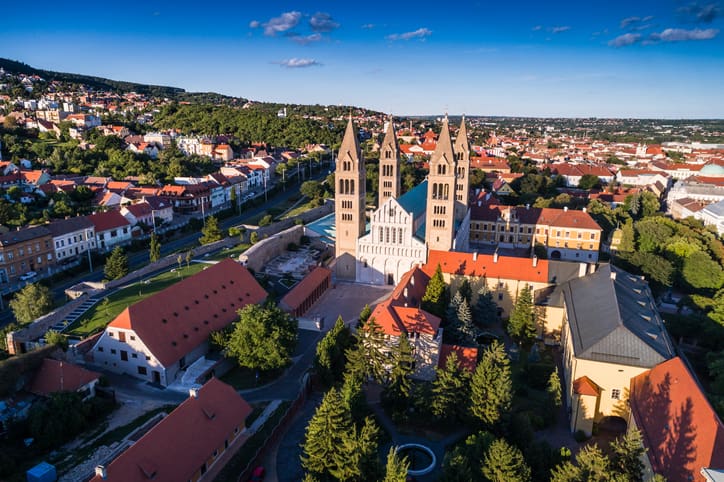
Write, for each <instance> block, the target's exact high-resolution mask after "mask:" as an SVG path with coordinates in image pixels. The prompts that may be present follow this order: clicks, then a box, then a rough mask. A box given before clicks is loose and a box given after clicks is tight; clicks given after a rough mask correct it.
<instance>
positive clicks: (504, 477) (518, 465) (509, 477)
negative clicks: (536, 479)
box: [482, 439, 530, 482]
mask: <svg viewBox="0 0 724 482" xmlns="http://www.w3.org/2000/svg"><path fill="white" fill-rule="evenodd" d="M482 471H483V475H484V476H485V477H486V478H487V479H488V480H489V481H490V482H528V481H529V480H530V467H528V465H527V464H526V463H525V459H524V458H523V453H522V452H521V451H520V449H519V448H518V447H515V446H513V445H510V444H509V443H508V442H506V441H505V439H497V440H495V441H494V442H493V443H492V444H491V445H490V448H489V449H488V451H487V453H486V454H485V458H484V459H483V467H482Z"/></svg>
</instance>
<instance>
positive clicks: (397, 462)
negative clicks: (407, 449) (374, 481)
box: [382, 446, 410, 482]
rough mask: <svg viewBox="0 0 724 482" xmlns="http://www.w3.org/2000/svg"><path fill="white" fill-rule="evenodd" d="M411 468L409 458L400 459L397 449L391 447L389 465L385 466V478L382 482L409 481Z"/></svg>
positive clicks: (388, 458)
mask: <svg viewBox="0 0 724 482" xmlns="http://www.w3.org/2000/svg"><path fill="white" fill-rule="evenodd" d="M409 468H410V463H409V462H408V460H407V457H402V458H400V456H399V455H397V447H394V446H392V447H390V451H389V452H387V465H386V466H385V478H384V479H383V480H382V482H406V481H407V470H408V469H409Z"/></svg>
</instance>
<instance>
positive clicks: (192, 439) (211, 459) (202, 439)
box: [91, 378, 252, 482]
mask: <svg viewBox="0 0 724 482" xmlns="http://www.w3.org/2000/svg"><path fill="white" fill-rule="evenodd" d="M251 412H252V408H251V406H250V405H249V404H248V403H246V401H245V400H244V399H243V398H242V397H241V396H240V395H239V394H238V393H237V392H236V390H234V389H233V388H232V387H230V386H229V385H226V384H225V383H223V382H220V381H219V380H217V379H216V378H212V379H211V380H209V381H208V382H206V384H204V386H203V387H201V388H199V389H192V390H191V391H190V396H189V398H187V399H186V400H185V401H184V402H183V403H181V405H179V406H178V407H176V408H175V409H174V410H173V411H172V412H171V413H170V414H169V415H168V416H166V417H165V418H163V419H162V420H161V421H160V422H158V424H156V425H155V426H154V427H153V428H151V429H150V430H149V431H148V432H146V433H145V434H144V435H143V436H142V437H141V438H140V439H138V440H137V441H136V442H135V443H133V444H132V445H131V446H130V447H129V448H128V449H126V450H125V451H123V452H122V453H121V454H120V455H119V456H118V457H116V459H114V460H113V461H112V462H111V463H110V464H108V465H107V466H98V467H96V475H95V477H93V478H92V479H91V482H103V481H108V482H147V481H148V480H158V481H187V480H189V481H193V482H202V481H211V480H214V477H216V476H217V475H218V473H219V471H220V470H221V468H222V467H223V466H224V464H225V463H227V462H228V461H229V458H230V457H231V456H232V455H233V454H234V453H235V452H236V451H237V450H238V449H239V447H241V446H242V445H243V444H244V442H246V440H247V439H248V433H247V430H246V424H245V422H246V418H247V417H248V416H249V415H250V414H251Z"/></svg>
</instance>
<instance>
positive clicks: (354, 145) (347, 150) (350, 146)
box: [339, 114, 360, 162]
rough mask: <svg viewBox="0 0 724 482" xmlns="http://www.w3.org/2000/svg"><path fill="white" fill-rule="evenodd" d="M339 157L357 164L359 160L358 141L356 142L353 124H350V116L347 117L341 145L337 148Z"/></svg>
mask: <svg viewBox="0 0 724 482" xmlns="http://www.w3.org/2000/svg"><path fill="white" fill-rule="evenodd" d="M339 157H340V158H343V157H345V158H349V159H350V160H352V161H353V162H359V159H360V148H359V141H358V140H357V132H355V130H354V124H352V114H350V115H349V120H348V121H347V128H346V129H345V131H344V138H343V139H342V145H341V146H340V147H339Z"/></svg>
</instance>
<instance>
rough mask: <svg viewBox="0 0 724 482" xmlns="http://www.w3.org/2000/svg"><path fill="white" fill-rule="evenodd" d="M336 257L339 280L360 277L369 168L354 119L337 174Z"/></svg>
mask: <svg viewBox="0 0 724 482" xmlns="http://www.w3.org/2000/svg"><path fill="white" fill-rule="evenodd" d="M334 183H335V194H334V221H335V227H336V231H337V233H336V239H335V257H336V258H337V260H336V275H337V278H338V279H344V280H354V279H355V277H356V258H357V240H358V239H359V238H360V237H361V236H363V235H364V234H365V225H366V219H365V164H364V158H363V157H362V153H361V151H360V147H359V141H358V140H357V132H355V129H354V125H353V124H352V116H351V115H350V117H349V121H348V122H347V129H346V130H345V132H344V139H342V145H341V146H340V148H339V152H338V153H337V163H336V167H335V171H334Z"/></svg>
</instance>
